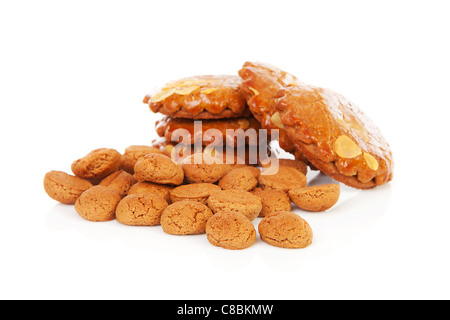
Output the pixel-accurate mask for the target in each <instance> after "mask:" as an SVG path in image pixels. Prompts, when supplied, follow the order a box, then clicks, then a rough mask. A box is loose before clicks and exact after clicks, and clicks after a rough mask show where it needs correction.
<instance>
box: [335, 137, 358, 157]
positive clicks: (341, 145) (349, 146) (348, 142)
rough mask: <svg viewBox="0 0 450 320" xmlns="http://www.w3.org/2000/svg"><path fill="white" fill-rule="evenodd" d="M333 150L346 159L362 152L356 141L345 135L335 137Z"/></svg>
mask: <svg viewBox="0 0 450 320" xmlns="http://www.w3.org/2000/svg"><path fill="white" fill-rule="evenodd" d="M334 150H335V151H336V153H337V155H338V156H339V157H341V158H346V159H351V158H355V157H357V156H359V155H360V154H361V153H362V151H361V149H360V148H359V147H358V146H357V145H356V143H355V142H353V140H352V139H350V138H349V137H347V136H346V135H342V136H340V137H339V138H337V140H336V142H335V143H334Z"/></svg>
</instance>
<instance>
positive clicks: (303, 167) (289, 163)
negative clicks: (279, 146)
mask: <svg viewBox="0 0 450 320" xmlns="http://www.w3.org/2000/svg"><path fill="white" fill-rule="evenodd" d="M269 165H270V164H269V163H266V162H265V161H262V163H261V166H262V167H263V168H264V167H268V166H269ZM278 165H279V166H283V167H292V168H295V169H297V170H298V171H300V172H301V173H303V174H304V175H306V174H307V173H308V165H307V164H306V163H305V162H304V161H301V160H294V159H278Z"/></svg>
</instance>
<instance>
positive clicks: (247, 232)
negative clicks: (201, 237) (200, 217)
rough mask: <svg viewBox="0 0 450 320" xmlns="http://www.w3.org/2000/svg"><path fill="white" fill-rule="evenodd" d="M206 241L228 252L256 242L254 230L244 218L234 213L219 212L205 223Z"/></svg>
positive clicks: (244, 247)
mask: <svg viewBox="0 0 450 320" xmlns="http://www.w3.org/2000/svg"><path fill="white" fill-rule="evenodd" d="M206 236H207V238H208V241H209V242H210V243H211V244H212V245H214V246H216V247H222V248H224V249H230V250H241V249H246V248H248V247H250V246H252V245H253V244H254V243H255V240H256V230H255V227H254V226H253V224H252V223H251V221H250V220H249V219H247V217H246V216H244V215H243V214H240V213H236V212H220V213H217V214H215V215H213V216H212V217H211V218H210V219H209V220H208V222H207V223H206Z"/></svg>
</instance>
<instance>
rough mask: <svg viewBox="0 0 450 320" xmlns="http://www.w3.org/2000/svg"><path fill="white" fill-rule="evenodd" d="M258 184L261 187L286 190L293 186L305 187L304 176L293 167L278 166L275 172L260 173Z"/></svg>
mask: <svg viewBox="0 0 450 320" xmlns="http://www.w3.org/2000/svg"><path fill="white" fill-rule="evenodd" d="M259 184H260V186H261V187H262V188H263V189H275V190H280V191H283V192H288V191H289V190H290V189H292V188H294V187H306V176H305V175H304V174H303V173H301V172H300V171H298V170H297V169H295V168H292V167H283V166H280V167H279V168H278V172H277V173H276V174H271V175H263V174H262V175H261V176H260V177H259Z"/></svg>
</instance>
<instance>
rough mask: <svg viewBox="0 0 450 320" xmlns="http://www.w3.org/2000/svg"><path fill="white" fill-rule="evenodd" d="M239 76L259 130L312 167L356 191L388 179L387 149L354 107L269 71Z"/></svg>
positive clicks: (247, 68)
mask: <svg viewBox="0 0 450 320" xmlns="http://www.w3.org/2000/svg"><path fill="white" fill-rule="evenodd" d="M239 75H240V76H241V77H242V78H243V80H244V81H243V84H242V86H241V88H242V91H243V92H244V95H245V96H246V99H247V102H248V104H249V106H250V109H251V110H252V112H253V114H254V115H255V117H256V118H257V119H258V120H261V121H262V126H263V127H266V126H269V125H273V126H275V127H278V128H279V129H280V131H281V132H282V133H283V134H286V135H287V136H288V138H289V139H290V140H291V141H292V142H293V144H294V146H295V148H296V150H297V151H299V152H300V153H301V154H302V155H304V156H305V157H306V158H307V159H308V160H309V161H310V162H311V163H312V165H313V166H314V167H316V168H318V169H319V170H321V171H322V172H324V173H326V174H327V175H329V176H330V177H332V178H334V179H336V180H337V181H340V182H342V183H345V184H347V185H349V186H351V187H354V188H359V189H369V188H373V187H375V186H378V185H382V184H384V183H386V182H389V181H390V180H391V179H392V170H393V159H392V152H391V149H390V147H389V144H388V143H387V141H386V139H385V138H384V137H383V135H382V134H381V132H380V130H379V129H378V128H377V127H376V126H375V124H374V123H373V122H372V121H371V120H370V119H369V118H368V117H367V116H366V115H364V113H363V112H362V111H361V110H360V109H359V108H358V107H357V106H356V105H355V104H353V103H352V102H350V101H349V100H347V99H346V98H344V97H343V96H341V95H339V94H337V93H335V92H333V91H331V90H328V89H323V88H319V87H314V86H310V85H307V84H305V83H302V82H300V81H299V80H298V79H297V78H296V77H294V76H293V75H291V74H289V73H287V72H285V71H282V70H280V69H278V68H275V67H272V66H269V65H265V64H258V63H250V62H247V63H245V65H244V67H243V68H242V69H241V70H240V71H239ZM269 122H270V124H268V123H269Z"/></svg>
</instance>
